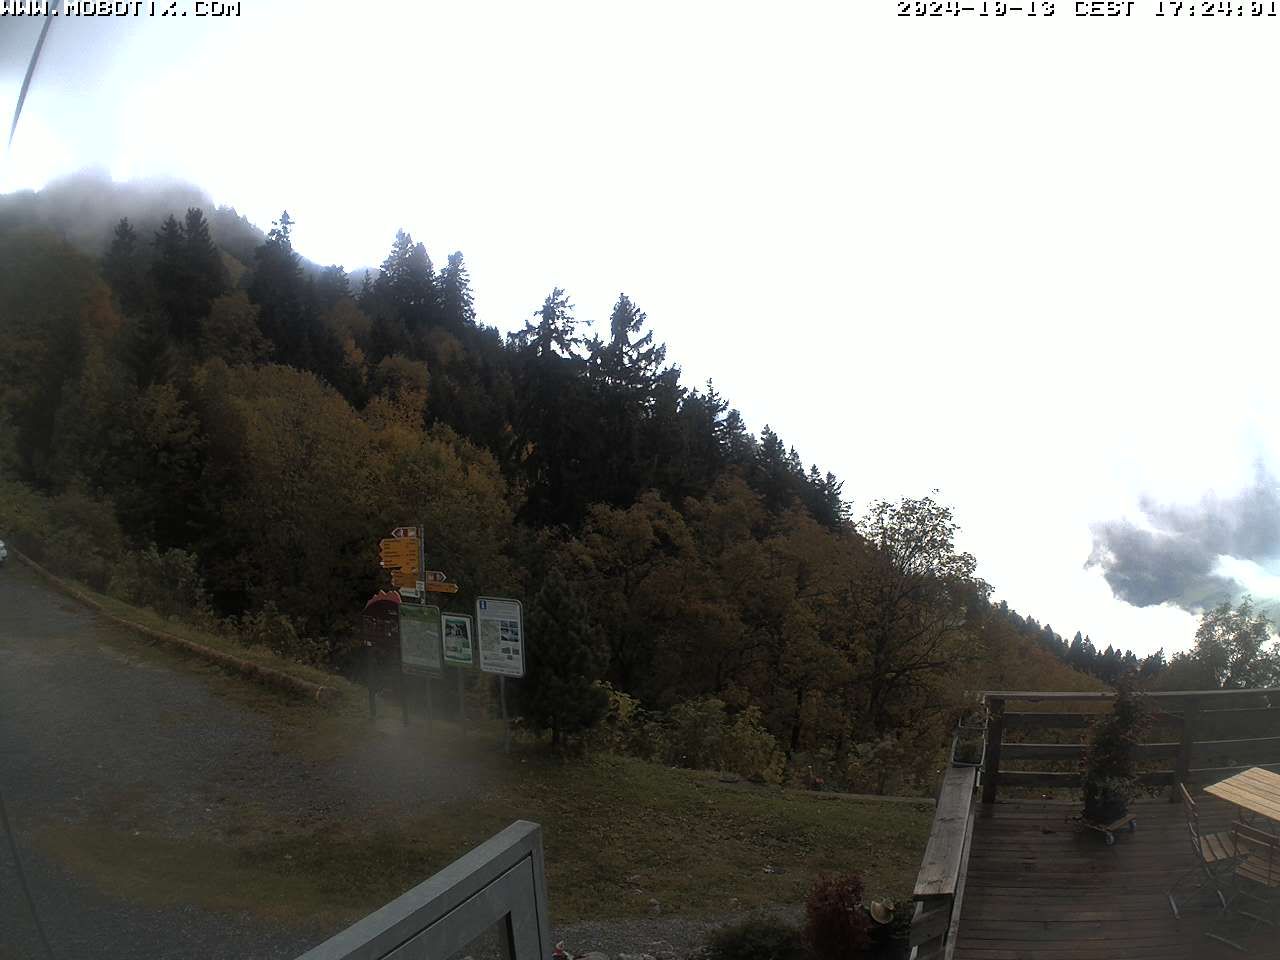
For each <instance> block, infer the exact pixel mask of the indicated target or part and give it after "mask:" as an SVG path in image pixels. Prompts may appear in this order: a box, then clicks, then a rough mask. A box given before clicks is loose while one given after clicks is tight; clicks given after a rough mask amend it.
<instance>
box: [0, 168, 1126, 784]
mask: <svg viewBox="0 0 1280 960" xmlns="http://www.w3.org/2000/svg"><path fill="white" fill-rule="evenodd" d="M90 197H92V202H91V203H90V202H89V199H88V198H90ZM204 200H205V198H203V197H201V195H200V194H199V192H198V191H195V190H193V189H192V188H189V187H185V186H181V185H167V186H166V187H164V189H162V190H160V191H159V192H155V191H152V190H150V189H149V188H147V187H144V186H130V185H114V184H108V183H104V182H102V181H101V180H100V179H99V180H97V181H89V182H84V181H67V182H63V183H60V184H57V185H55V186H53V187H51V188H50V189H49V190H48V191H44V192H42V193H40V194H23V195H17V196H14V197H7V198H4V199H3V201H0V257H3V258H4V259H5V262H7V263H10V264H13V265H14V267H15V269H13V270H10V271H7V272H6V273H5V275H4V277H3V278H0V347H2V348H3V349H2V350H0V384H3V387H2V388H0V467H2V468H3V471H4V474H3V476H4V480H3V488H2V489H0V524H3V526H4V528H5V529H6V530H7V531H11V535H12V537H13V538H14V539H15V540H16V541H17V542H18V543H19V545H20V546H22V547H23V548H24V549H26V550H28V551H30V552H31V553H32V554H33V555H35V556H37V557H38V558H40V559H42V560H44V561H46V562H47V563H48V564H49V565H50V566H52V567H53V568H55V569H57V570H59V571H60V572H62V573H65V574H67V575H70V576H74V577H77V578H79V579H81V580H82V581H84V582H85V583H87V584H88V585H89V586H91V587H93V588H94V589H97V590H99V591H103V592H107V593H110V594H111V595H113V596H116V597H119V598H120V599H122V600H125V601H127V602H131V603H138V604H142V605H146V606H151V607H153V608H155V609H156V610H158V611H160V612H162V613H163V614H164V615H180V616H184V617H186V618H189V619H191V620H193V621H196V622H198V623H202V624H206V625H209V626H210V627H211V628H217V629H220V630H222V631H224V632H226V633H228V635H233V636H240V637H245V638H247V639H248V640H251V641H252V642H258V643H262V644H265V645H267V646H269V647H271V648H272V649H274V650H276V652H277V653H279V654H281V655H283V656H288V657H292V658H295V659H298V660H301V661H303V662H307V663H310V664H313V665H317V666H321V667H323V668H326V669H333V670H349V669H352V668H353V662H352V655H353V652H354V650H355V649H356V646H355V639H356V637H355V629H356V625H357V618H358V614H359V611H360V609H361V607H362V605H363V603H364V601H365V599H367V598H368V596H369V595H370V594H371V593H373V592H374V591H375V590H376V589H378V588H379V587H380V586H382V585H384V583H385V581H384V580H383V579H382V578H381V576H380V570H379V566H378V561H377V552H376V544H377V541H378V539H379V538H380V537H382V536H385V535H386V532H387V531H388V530H390V529H391V528H392V527H395V526H399V525H401V524H404V523H421V524H423V525H424V526H425V528H426V531H427V543H428V548H427V549H428V561H429V562H428V565H429V566H431V567H432V568H435V569H440V570H444V571H447V572H448V574H449V576H450V577H451V578H452V579H454V580H456V582H458V583H459V584H460V585H461V590H460V592H459V593H458V594H457V595H456V597H455V598H453V600H452V601H451V602H452V603H453V604H454V605H455V608H456V609H458V610H460V611H461V610H466V609H469V607H470V605H471V604H472V602H473V600H474V598H475V596H477V595H479V594H489V595H494V594H496V595H505V596H516V597H520V598H522V599H523V600H524V603H525V610H526V630H527V633H528V635H529V637H530V638H531V639H530V663H529V673H528V676H527V677H526V678H525V679H524V680H523V681H521V682H520V683H519V684H517V685H516V691H515V694H516V698H517V704H516V706H517V708H518V709H519V710H520V712H521V713H522V715H523V719H524V722H525V723H526V724H528V725H529V726H530V727H531V728H534V729H539V730H546V731H549V732H550V733H551V736H552V739H553V741H555V742H557V743H560V742H561V741H564V740H567V739H573V738H576V737H577V736H579V735H581V734H582V733H583V731H587V730H592V729H600V727H599V725H600V724H602V723H603V724H604V725H605V729H607V730H608V731H610V734H609V735H610V737H611V738H612V740H611V744H612V748H614V749H617V750H620V751H626V752H635V753H639V754H641V755H643V756H649V757H653V758H655V759H663V760H665V761H670V762H680V763H685V764H688V765H692V766H702V765H713V764H715V763H720V764H725V763H727V764H729V765H730V766H735V767H737V768H740V769H741V770H742V771H743V772H744V773H747V774H749V775H752V776H756V777H759V778H761V779H765V780H774V781H777V780H782V779H786V778H803V777H810V778H811V777H817V776H820V777H822V778H823V779H824V780H825V781H826V782H827V783H829V784H832V785H841V786H846V787H849V788H850V789H862V790H879V791H890V792H897V791H912V790H922V791H926V792H927V791H928V790H930V789H931V784H932V777H933V771H934V770H935V769H936V762H937V760H938V758H939V756H940V755H941V751H942V750H943V749H944V748H945V745H946V743H947V742H948V730H949V729H950V726H951V724H952V723H953V722H954V718H955V717H956V716H957V715H958V714H959V713H960V712H963V710H964V709H966V707H967V704H968V703H969V699H968V692H969V691H972V690H975V689H980V688H982V687H991V686H1005V687H1010V686H1013V687H1021V688H1034V687H1044V688H1060V689H1075V688H1082V687H1096V686H1097V685H1098V681H1097V680H1095V679H1093V678H1092V677H1089V676H1087V675H1086V674H1084V673H1081V672H1079V671H1077V670H1074V669H1072V668H1071V667H1069V666H1068V665H1067V664H1066V660H1068V659H1069V653H1070V650H1069V648H1066V645H1061V646H1063V647H1064V648H1066V649H1059V645H1060V638H1057V639H1054V638H1056V634H1053V633H1052V631H1051V630H1049V631H1048V633H1047V634H1046V633H1045V632H1044V631H1043V630H1041V628H1040V627H1039V625H1038V624H1035V628H1034V629H1032V628H1030V626H1029V623H1031V624H1034V623H1035V621H1033V620H1032V621H1026V620H1023V619H1022V618H1020V617H1018V615H1016V614H1013V613H1012V612H1011V611H1009V610H1008V609H1007V608H1005V607H1003V606H994V605H993V604H992V603H991V602H990V599H989V598H990V586H989V585H988V584H985V583H983V582H982V581H981V580H980V579H979V578H978V577H977V575H976V560H975V558H974V557H972V556H970V555H968V554H965V553H963V552H960V551H958V550H957V549H956V547H955V533H956V530H957V522H956V520H955V518H954V517H953V516H952V513H951V511H950V509H949V508H948V507H946V506H945V504H943V503H941V502H939V501H938V500H937V499H936V498H935V497H934V496H932V495H925V496H920V497H907V498H903V499H901V500H898V501H894V502H875V503H871V504H867V505H866V506H865V508H864V509H863V511H862V512H861V515H860V516H859V517H857V518H856V519H855V517H854V514H853V510H852V506H851V504H850V501H849V500H848V499H847V495H846V493H845V483H844V481H841V480H839V479H837V478H836V477H835V476H833V475H832V474H831V473H829V472H824V471H822V470H821V469H820V468H819V467H818V466H817V465H810V466H808V467H806V466H805V464H804V462H803V461H802V459H801V457H800V455H799V454H798V452H797V451H796V450H795V449H794V448H790V447H788V446H787V444H786V443H785V442H784V441H783V439H782V438H781V437H779V436H778V435H777V434H776V433H774V432H773V431H772V430H770V429H769V428H768V427H767V426H766V427H765V428H764V429H763V430H761V432H760V434H759V436H755V435H753V434H751V433H749V432H748V430H747V428H746V425H745V424H744V423H743V420H742V418H741V416H739V415H738V413H737V411H735V410H734V409H733V408H732V406H731V405H730V403H729V402H728V401H727V400H726V399H725V398H724V397H722V396H720V395H719V393H718V392H717V391H716V390H715V388H714V385H712V384H707V385H705V386H703V387H701V388H690V387H688V386H687V385H685V384H683V383H682V382H681V379H680V371H679V368H678V367H677V366H675V365H673V364H672V363H671V362H670V361H669V360H668V358H667V356H666V349H665V347H664V346H663V345H662V344H661V343H658V342H656V341H655V340H654V338H653V334H652V332H651V331H649V330H648V329H647V317H646V315H645V313H644V312H643V310H642V309H641V308H640V307H639V305H637V304H635V303H634V302H632V301H631V300H630V299H629V298H628V297H627V296H626V295H625V294H624V295H620V296H619V298H618V301H617V303H616V305H615V307H614V309H613V311H612V314H611V316H610V317H609V318H608V322H607V324H604V329H605V330H607V336H600V335H597V336H591V337H587V336H586V335H585V334H584V333H583V329H582V325H581V323H580V321H579V318H578V317H576V316H575V313H574V309H573V306H572V302H571V298H570V297H569V295H568V294H567V293H566V292H565V291H563V290H560V289H556V290H553V291H551V292H550V293H549V294H548V296H547V297H546V299H545V300H544V302H543V303H542V304H541V306H540V307H537V309H531V311H530V316H529V318H528V319H527V320H526V322H525V325H524V327H523V328H522V329H519V330H518V331H517V332H516V333H514V334H511V335H510V336H508V337H505V338H504V337H502V336H500V334H499V333H498V331H497V330H495V329H493V328H489V327H485V326H483V325H481V324H479V323H477V321H476V318H475V314H474V310H473V308H472V294H471V288H470V281H469V278H468V275H467V269H466V265H465V262H464V259H463V256H462V254H461V253H453V254H450V255H449V256H448V257H447V258H446V261H445V263H444V265H443V266H440V267H437V265H436V263H435V262H433V260H432V259H431V257H430V256H429V255H428V253H427V251H426V250H425V248H424V247H423V246H422V245H421V244H419V243H415V242H414V241H413V239H412V237H411V236H410V235H409V234H407V233H403V232H402V233H401V234H399V235H398V236H397V237H396V238H395V241H394V243H393V245H392V249H391V251H390V252H389V254H388V256H387V257H386V259H385V261H384V262H383V264H382V266H381V268H380V271H379V273H378V275H377V277H376V279H374V280H372V282H370V283H367V284H361V288H360V289H359V290H353V289H352V288H351V284H350V281H349V278H348V277H347V275H346V274H345V273H344V272H343V271H342V269H341V268H340V267H326V268H322V269H321V268H316V267H315V266H314V265H309V264H307V263H306V262H305V261H304V260H303V259H302V258H301V257H300V256H299V254H298V253H297V252H296V251H295V250H294V249H293V245H292V239H291V230H292V222H291V221H290V220H289V219H288V216H287V215H282V217H281V219H280V221H278V222H277V223H276V224H274V225H273V227H272V229H271V230H270V231H269V232H267V233H266V234H265V235H263V234H262V233H261V232H259V231H257V230H256V229H255V228H253V227H252V226H251V225H249V224H247V223H246V222H245V221H244V220H243V219H242V218H239V217H238V216H237V215H236V214H235V213H234V211H231V210H211V211H210V212H209V213H208V214H206V213H205V212H204V211H203V210H202V209H201V204H202V203H203V202H204ZM90 208H91V210H90ZM170 213H171V214H172V216H170ZM117 216H118V217H119V218H120V219H119V220H118V221H117V222H115V223H114V224H112V223H111V222H110V219H111V218H116V217H117ZM533 306H535V305H531V307H533ZM1117 657H1119V659H1120V661H1122V662H1123V661H1124V660H1125V658H1124V657H1123V656H1122V655H1119V654H1117ZM1129 659H1130V660H1131V659H1132V655H1129ZM1078 662H1079V664H1080V665H1081V666H1084V667H1086V668H1089V667H1090V665H1091V664H1092V662H1093V661H1092V660H1088V659H1081V660H1079V661H1078ZM1106 662H1107V663H1110V662H1111V661H1110V660H1108V661H1106ZM695 732H696V733H697V736H694V733H695ZM689 737H693V739H692V740H690V739H689Z"/></svg>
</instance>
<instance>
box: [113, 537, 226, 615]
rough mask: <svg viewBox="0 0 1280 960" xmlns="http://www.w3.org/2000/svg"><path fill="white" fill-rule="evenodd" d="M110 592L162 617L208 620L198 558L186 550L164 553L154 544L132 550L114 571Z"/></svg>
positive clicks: (207, 604)
mask: <svg viewBox="0 0 1280 960" xmlns="http://www.w3.org/2000/svg"><path fill="white" fill-rule="evenodd" d="M109 592H110V593H111V595H112V596H115V597H118V598H119V599H121V600H124V601H125V602H126V603H132V604H136V605H138V606H142V607H150V608H151V609H152V610H154V611H155V612H156V613H158V614H160V615H161V616H165V617H170V616H175V615H178V614H197V615H199V616H200V617H201V618H203V619H206V620H207V619H208V614H209V597H208V594H207V593H206V592H205V589H204V581H203V580H202V579H201V577H200V569H199V561H198V560H197V559H196V556H195V554H192V553H187V552H186V551H185V550H177V549H172V550H166V551H164V552H163V553H161V552H160V551H159V549H157V547H156V545H155V544H154V543H153V544H151V545H150V546H148V547H147V548H146V549H145V550H133V551H130V552H129V553H127V554H126V555H125V556H124V559H123V560H122V561H121V562H120V565H119V567H117V569H116V570H115V571H114V572H113V573H112V574H111V583H110V587H109Z"/></svg>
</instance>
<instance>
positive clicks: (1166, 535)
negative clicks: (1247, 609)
mask: <svg viewBox="0 0 1280 960" xmlns="http://www.w3.org/2000/svg"><path fill="white" fill-rule="evenodd" d="M977 5H979V6H980V3H978V4H977ZM1023 5H1024V6H1028V5H1029V0H1028V2H1027V3H1024V4H1023ZM147 6H148V5H147V4H143V8H142V9H143V12H144V14H145V12H146V10H147ZM901 6H902V4H900V3H898V2H895V0H857V2H849V0H843V2H839V3H827V2H805V0H795V2H790V3H786V4H783V3H771V4H765V3H757V2H750V0H745V2H744V0H736V2H732V3H729V2H719V0H699V2H698V3H697V4H690V3H687V2H686V3H671V2H666V0H653V2H649V3H646V4H628V5H622V4H608V3H600V2H598V0H597V2H592V3H560V2H554V0H539V2H537V3H528V2H523V3H490V2H483V0H469V2H467V3H464V4H458V3H451V4H440V3H430V2H425V0H421V2H391V3H381V4H350V3H332V2H328V0H307V2H306V3H300V2H275V0H243V2H242V3H241V4H240V5H239V7H240V15H239V16H233V17H221V18H207V17H199V18H198V17H196V16H194V11H195V4H194V3H192V4H187V5H185V8H186V9H188V10H189V11H190V12H191V13H192V15H191V16H188V17H185V18H182V17H166V18H161V17H149V16H145V15H143V16H136V17H135V16H129V17H120V18H101V17H84V16H80V17H63V18H59V19H58V20H56V21H55V22H54V24H53V26H52V29H51V31H50V34H49V37H48V41H47V44H46V47H45V56H44V59H43V61H42V63H41V65H40V67H39V69H38V70H37V73H36V75H35V78H34V80H33V85H32V90H31V94H30V96H29V98H28V100H27V105H26V108H25V111H24V114H23V116H22V121H21V124H20V126H19V129H18V132H17V136H16V137H15V139H14V142H13V145H12V148H11V149H10V150H8V151H7V152H6V153H4V154H2V155H0V157H2V159H0V192H5V191H10V190H14V189H19V188H38V187H39V186H41V185H42V184H43V183H45V182H47V181H48V180H49V179H50V178H52V177H55V176H58V175H61V174H65V173H69V172H71V171H73V170H75V169H77V168H80V167H84V166H91V165H92V166H98V167H101V168H104V169H106V170H108V171H109V172H110V173H111V175H112V176H113V177H114V178H116V179H129V178H138V177H144V176H176V177H181V178H183V179H186V180H190V181H191V182H193V183H195V184H197V185H199V186H200V187H202V188H204V189H205V190H207V191H208V192H209V193H210V195H211V196H212V197H213V198H214V199H215V200H216V201H217V202H219V203H222V204H227V205H231V206H234V207H235V208H236V209H237V210H239V211H240V212H241V213H244V214H246V215H247V216H248V217H249V218H250V219H252V220H253V221H255V222H256V223H258V224H259V225H260V226H264V227H265V226H268V225H269V223H270V221H271V220H272V219H273V218H274V217H276V216H278V214H279V211H280V210H281V209H284V208H287V209H288V210H289V212H290V214H291V215H292V216H293V217H294V219H295V220H296V222H297V227H296V230H295V233H294V239H295V244H296V246H297V247H298V249H299V250H300V251H301V252H302V253H303V254H304V255H306V256H307V257H309V258H310V259H312V260H315V261H318V262H321V263H330V262H336V263H341V264H343V265H345V266H346V267H348V268H349V269H354V268H356V267H361V266H367V265H375V264H377V263H378V262H379V261H381V259H382V258H383V257H384V256H385V254H386V252H387V250H388V249H389V247H390V244H391V240H392V238H393V236H394V234H395V231H396V230H397V229H398V228H401V227H403V228H404V229H406V230H408V231H410V232H411V233H412V234H413V236H414V238H415V239H418V240H422V241H424V242H425V243H426V245H427V248H428V250H429V252H430V253H431V255H432V257H433V258H434V259H435V261H436V262H437V263H442V262H443V261H444V259H445V257H446V255H447V254H448V253H449V252H450V251H453V250H462V251H463V253H464V254H465V256H466V260H467V263H468V265H469V268H470V270H471V274H472V279H473V283H474V286H475V290H476V303H477V307H478V310H479V313H480V318H481V320H482V321H484V322H486V323H489V324H492V325H495V326H498V327H499V328H501V329H503V330H510V329H513V328H515V327H518V326H520V325H522V324H523V321H524V319H525V317H527V316H528V315H529V314H530V313H531V312H532V310H533V309H534V308H535V307H536V306H537V305H539V304H540V303H541V301H542V298H543V297H544V296H545V295H546V293H547V292H549V291H550V289H551V288H552V287H554V286H561V287H564V288H565V289H567V290H568V291H569V293H570V295H571V298H572V300H573V302H574V303H575V304H576V306H577V315H578V316H579V317H580V318H581V319H584V320H594V321H595V322H596V323H597V324H605V323H607V317H608V313H609V308H610V306H611V304H612V303H613V301H614V300H615V299H616V297H617V295H618V293H619V292H623V291H625V292H626V293H627V294H628V295H629V296H630V297H632V299H634V300H635V301H636V302H637V303H639V305H640V306H641V307H642V308H643V309H644V310H645V311H646V312H647V313H648V315H649V318H650V322H651V324H652V327H653V329H654V330H655V331H656V334H657V336H658V338H659V339H662V340H665V341H666V342H667V344H668V347H669V353H668V356H669V358H671V359H673V360H675V361H677V362H678V363H679V364H680V365H681V367H682V368H683V371H684V379H685V382H686V383H687V384H690V385H695V384H699V383H701V382H703V381H705V380H706V379H707V378H708V377H714V378H715V382H716V386H717V388H718V389H719V390H720V391H721V392H722V393H723V394H725V395H726V396H727V397H728V398H729V399H730V400H731V401H732V402H733V403H734V405H736V406H737V407H738V408H739V409H740V410H741V411H742V413H743V415H744V417H745V418H746V420H747V423H748V425H749V427H750V428H751V429H752V430H753V431H757V432H758V430H759V429H760V428H761V427H762V426H763V425H764V424H765V423H768V424H769V425H771V426H772V427H773V429H775V430H776V431H777V432H779V433H780V434H781V436H782V437H783V439H784V441H785V442H786V443H788V444H789V445H794V446H795V447H796V448H797V450H798V451H799V452H800V455H801V456H802V458H803V459H804V460H805V462H806V463H809V462H817V463H818V464H819V465H820V466H821V468H822V469H823V470H828V469H829V470H831V471H833V472H835V473H836V474H837V475H838V476H839V477H840V478H842V479H843V480H844V482H845V493H846V495H847V496H848V497H849V498H850V499H852V501H853V504H854V510H855V513H861V512H862V511H863V510H864V509H865V508H866V506H867V504H868V503H869V502H870V501H872V500H874V499H876V498H880V497H884V498H890V499H893V498H897V497H901V496H921V495H926V494H928V493H930V491H932V490H935V489H936V490H937V491H938V493H937V494H936V496H937V497H938V498H939V499H940V500H941V501H943V502H944V503H946V504H948V505H949V506H951V507H952V509H953V510H954V512H955V515H956V519H957V521H958V522H959V524H960V525H961V528H962V531H961V536H960V544H961V546H962V547H963V548H964V549H967V550H970V551H971V552H973V553H974V554H975V556H976V557H977V558H978V561H979V573H980V575H982V576H983V577H984V578H985V579H987V580H988V581H989V582H990V583H991V584H992V585H993V587H994V589H995V596H996V597H997V598H1000V599H1005V600H1007V601H1008V602H1009V603H1010V604H1011V605H1012V606H1014V607H1015V608H1017V609H1018V610H1020V611H1022V612H1023V613H1025V614H1029V615H1032V616H1034V617H1036V618H1037V619H1038V620H1040V622H1042V623H1044V622H1048V623H1050V624H1052V625H1053V627H1054V628H1055V630H1057V631H1058V632H1059V633H1062V634H1065V635H1066V636H1068V637H1070V636H1071V634H1072V633H1074V632H1075V631H1076V630H1082V631H1084V632H1086V633H1088V634H1090V635H1091V637H1092V638H1093V640H1094V641H1095V642H1096V643H1098V644H1099V645H1101V646H1106V645H1107V644H1109V643H1110V644H1115V645H1116V646H1121V647H1126V648H1132V649H1134V650H1135V651H1137V652H1139V653H1146V652H1150V651H1152V650H1155V649H1157V648H1164V649H1165V651H1166V652H1173V651H1175V650H1180V649H1185V648H1187V647H1188V646H1190V644H1191V643H1192V640H1193V636H1194V631H1195V627H1196V624H1197V622H1198V620H1197V616H1196V615H1195V612H1194V611H1196V610H1198V609H1199V605H1200V604H1202V603H1203V602H1205V599H1204V598H1206V597H1209V596H1211V595H1213V596H1216V595H1217V594H1215V593H1214V591H1215V590H1217V591H1219V592H1221V593H1222V594H1223V595H1230V596H1238V595H1239V594H1240V593H1241V592H1243V591H1246V590H1248V591H1250V592H1252V593H1253V595H1254V596H1255V597H1257V598H1259V599H1260V600H1262V601H1264V602H1265V601H1266V600H1268V599H1271V598H1280V560H1278V559H1277V558H1278V557H1280V493H1277V490H1278V488H1277V483H1276V481H1275V479H1274V477H1275V475H1276V472H1277V471H1280V438H1278V437H1277V432H1276V431H1275V430H1274V429H1271V428H1272V427H1273V426H1274V425H1275V424H1276V423H1277V413H1278V412H1280V410H1277V407H1278V406H1280V402H1278V401H1277V399H1276V392H1275V391H1274V390H1273V389H1272V387H1271V379H1272V370H1273V358H1274V357H1275V356H1276V350H1275V347H1276V339H1277V334H1276V324H1275V322H1274V319H1275V315H1276V299H1277V292H1276V281H1275V271H1274V264H1275V262H1276V259H1277V228H1276V224H1277V223H1280V209H1278V207H1280V181H1278V177H1277V172H1276V171H1277V170H1280V156H1278V155H1277V154H1278V150H1277V147H1278V142H1280V141H1278V137H1280V133H1278V132H1277V127H1276V124H1275V122H1274V91H1275V90H1276V89H1277V86H1278V84H1277V81H1278V80H1280V76H1277V74H1278V73H1280V60H1277V58H1276V57H1275V56H1274V49H1275V46H1276V44H1277V42H1280V17H1269V18H1268V17H1262V18H1253V17H1232V18H1225V17H1218V18H1204V17H1200V18H1196V19H1192V18H1187V17H1171V16H1166V17H1159V16H1156V15H1155V11H1156V7H1157V4H1156V3H1155V2H1151V3H1134V4H1133V5H1132V16H1129V17H1112V18H1089V17H1077V16H1074V15H1073V12H1074V10H1075V8H1076V7H1077V5H1076V4H1074V3H1057V4H1056V8H1055V15H1054V16H1051V17H1050V16H1039V17H1028V16H1025V15H1021V16H1019V15H1015V14H1011V15H1009V16H1004V17H985V18H982V17H977V16H973V15H963V16H945V17H912V16H909V17H902V16H899V15H898V10H899V8H900V7H901ZM948 6H954V4H949V5H948ZM991 6H992V7H994V6H995V4H994V3H992V4H991ZM1165 6H1166V7H1170V6H1171V5H1169V4H1166V5H1165ZM1266 6H1269V5H1264V9H1265V7H1266ZM1248 7H1249V5H1248V4H1245V7H1244V9H1246V10H1247V9H1248ZM1040 9H1041V10H1042V11H1043V9H1044V4H1040ZM37 32H38V21H36V20H34V19H31V18H12V17H10V18H0V104H12V103H13V102H14V101H15V100H16V96H17V90H18V86H19V84H20V82H21V76H22V72H23V70H24V69H25V63H26V58H27V57H28V56H29V53H30V49H31V45H32V44H33V43H34V41H35V37H36V34H37ZM6 109H9V108H7V107H6ZM6 126H7V123H6ZM1251 531H1253V532H1252V533H1251ZM1091 560H1092V562H1091ZM1140 604H1141V605H1140Z"/></svg>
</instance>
